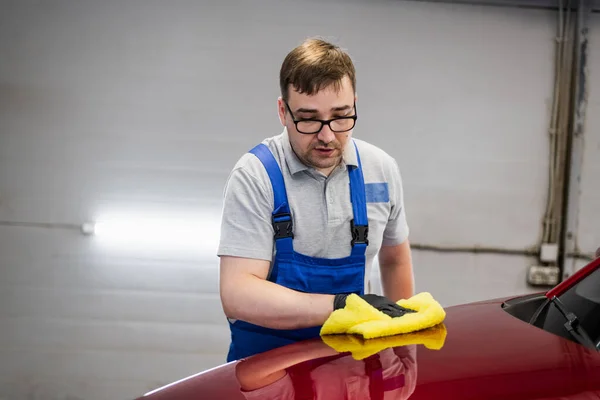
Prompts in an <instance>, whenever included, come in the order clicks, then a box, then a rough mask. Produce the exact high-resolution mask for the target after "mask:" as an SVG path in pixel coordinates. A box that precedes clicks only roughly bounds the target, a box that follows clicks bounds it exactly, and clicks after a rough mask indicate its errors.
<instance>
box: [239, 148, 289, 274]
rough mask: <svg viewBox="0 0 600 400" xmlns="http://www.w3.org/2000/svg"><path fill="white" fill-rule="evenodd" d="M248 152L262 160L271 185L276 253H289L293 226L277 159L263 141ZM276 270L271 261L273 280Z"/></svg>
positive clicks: (275, 264) (280, 254) (284, 254)
mask: <svg viewBox="0 0 600 400" xmlns="http://www.w3.org/2000/svg"><path fill="white" fill-rule="evenodd" d="M250 153H252V154H254V155H255V156H256V157H258V159H259V160H260V161H261V162H262V164H263V166H264V167H265V169H266V170H267V174H268V175H269V179H270V180H271V186H272V187H273V195H274V198H273V201H274V210H273V213H272V215H271V223H272V225H273V231H274V238H275V249H276V251H277V255H278V256H282V255H283V256H286V255H291V254H292V253H293V251H294V246H293V243H292V239H293V237H294V234H293V230H294V226H293V221H292V214H291V212H290V207H289V204H288V198H287V192H286V190H285V182H284V180H283V175H282V174H281V169H280V168H279V164H277V160H275V157H274V156H273V153H271V150H269V148H268V147H267V146H266V145H264V144H263V143H261V144H258V145H257V146H255V147H254V148H253V149H251V150H250ZM277 272H278V271H277V263H273V270H272V271H271V274H270V276H271V280H273V281H275V279H276V278H277Z"/></svg>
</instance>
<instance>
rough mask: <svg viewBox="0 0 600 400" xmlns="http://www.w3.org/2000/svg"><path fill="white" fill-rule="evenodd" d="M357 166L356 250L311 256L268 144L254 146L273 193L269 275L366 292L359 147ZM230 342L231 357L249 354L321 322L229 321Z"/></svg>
mask: <svg viewBox="0 0 600 400" xmlns="http://www.w3.org/2000/svg"><path fill="white" fill-rule="evenodd" d="M354 147H355V149H356V155H357V159H358V167H355V166H350V165H349V166H348V175H349V178H350V201H351V202H352V211H353V215H354V217H353V220H352V221H351V223H350V229H351V233H352V242H351V245H352V252H351V254H350V255H349V256H347V257H343V258H316V257H309V256H306V255H304V254H300V253H297V252H295V251H294V245H293V222H292V216H291V213H290V208H289V203H288V199H287V193H286V189H285V183H284V180H283V175H282V173H281V170H280V168H279V164H277V161H276V160H275V158H274V157H273V154H272V153H271V151H270V150H269V148H268V147H267V146H266V145H264V144H262V143H261V144H259V145H257V146H256V147H254V148H253V149H252V150H250V153H253V154H254V155H255V156H256V157H258V159H259V160H260V161H261V162H262V163H263V165H264V167H265V169H266V171H267V173H268V175H269V179H270V180H271V185H272V187H273V193H274V206H275V207H274V211H273V213H272V223H273V229H274V232H275V235H274V240H275V259H274V261H273V263H272V264H273V266H272V268H271V271H270V274H269V276H268V277H267V279H268V280H269V281H271V282H274V283H277V284H279V285H282V286H285V287H287V288H290V289H293V290H296V291H300V292H306V293H320V294H334V295H335V294H338V293H356V294H359V295H362V294H364V279H365V263H366V256H365V253H366V249H367V245H368V240H367V236H368V218H367V203H366V196H365V185H364V178H363V174H362V167H361V162H360V156H359V154H358V148H356V144H354ZM229 326H230V330H231V345H230V347H229V354H228V356H227V361H228V362H230V361H234V360H238V359H240V358H245V357H249V356H251V355H254V354H258V353H263V352H265V351H268V350H272V349H274V348H277V347H282V346H285V345H288V344H291V343H294V342H298V341H301V340H306V339H312V338H316V337H319V332H320V329H321V327H320V326H315V327H310V328H303V329H291V330H279V329H270V328H265V327H261V326H258V325H254V324H251V323H248V322H245V321H241V320H237V321H235V322H233V323H232V322H230V323H229Z"/></svg>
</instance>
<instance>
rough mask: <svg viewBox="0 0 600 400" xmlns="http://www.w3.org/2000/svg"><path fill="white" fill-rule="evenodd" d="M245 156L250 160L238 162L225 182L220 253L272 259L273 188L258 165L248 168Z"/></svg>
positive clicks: (219, 254) (220, 254)
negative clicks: (266, 182) (259, 172)
mask: <svg viewBox="0 0 600 400" xmlns="http://www.w3.org/2000/svg"><path fill="white" fill-rule="evenodd" d="M249 157H253V156H252V155H250V156H249ZM242 160H246V163H245V164H244V163H238V165H236V167H235V168H234V169H233V171H232V172H231V174H230V175H229V178H228V179H227V183H226V185H225V190H224V199H223V213H222V217H221V236H220V242H219V248H218V253H217V255H218V256H236V257H244V258H254V259H262V260H267V261H271V260H272V257H273V227H272V226H271V214H272V210H273V199H272V196H273V190H272V189H271V187H270V185H269V186H267V184H265V182H263V181H262V180H261V178H263V177H262V176H257V175H258V173H257V172H258V171H256V168H255V170H254V171H253V168H246V167H247V162H248V160H249V159H248V158H246V159H242ZM240 164H242V165H241V166H240ZM264 175H265V176H267V175H266V172H265V174H264ZM267 180H268V177H267ZM268 183H269V184H270V182H268Z"/></svg>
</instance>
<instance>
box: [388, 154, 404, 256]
mask: <svg viewBox="0 0 600 400" xmlns="http://www.w3.org/2000/svg"><path fill="white" fill-rule="evenodd" d="M390 160H391V161H390V164H391V168H390V178H389V186H390V203H391V204H390V205H391V208H390V217H389V219H388V222H387V225H386V227H385V230H384V232H383V241H382V245H383V246H395V245H398V244H401V243H403V242H404V241H405V240H406V239H408V233H409V229H408V223H407V222H406V211H405V208H404V191H403V188H402V176H401V175H400V168H399V167H398V164H397V163H396V160H394V159H393V158H391V157H390Z"/></svg>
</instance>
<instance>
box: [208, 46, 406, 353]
mask: <svg viewBox="0 0 600 400" xmlns="http://www.w3.org/2000/svg"><path fill="white" fill-rule="evenodd" d="M280 87H281V97H280V98H279V99H278V102H277V106H278V112H279V118H280V121H281V123H282V125H283V127H284V128H283V132H282V133H281V134H280V135H278V136H275V137H271V138H268V139H265V140H264V141H263V142H262V143H261V144H259V145H258V146H256V147H255V148H253V149H252V150H251V151H250V152H249V153H247V154H245V155H244V156H242V157H241V158H240V160H239V161H238V162H237V164H236V165H235V167H234V169H233V171H232V172H231V174H230V176H229V178H228V181H227V185H226V189H225V198H224V208H223V217H222V225H221V242H220V245H219V251H218V255H219V256H220V293H221V301H222V305H223V309H224V311H225V314H226V316H227V317H228V319H229V322H230V327H231V335H232V338H231V347H230V351H229V355H228V360H229V361H232V360H236V359H239V358H243V357H247V356H249V355H252V354H256V353H259V352H263V351H267V350H270V349H272V348H275V347H280V346H283V345H285V344H288V343H292V342H294V341H298V340H303V339H308V338H311V337H315V336H318V335H319V328H320V326H322V325H323V323H324V322H325V321H326V320H327V318H328V317H329V315H330V314H331V313H332V311H333V310H335V309H338V308H343V307H344V306H345V299H346V297H347V295H348V294H350V293H356V294H358V295H361V296H363V298H364V299H365V300H366V301H368V302H369V303H370V304H372V305H373V306H374V307H376V308H377V309H379V310H381V311H383V312H384V313H386V314H388V315H390V316H401V315H403V314H404V312H406V310H404V309H402V308H401V307H399V306H397V305H396V304H395V302H396V301H397V300H399V299H401V298H408V297H410V296H412V295H413V285H414V284H413V280H414V279H413V269H412V262H411V254H410V247H409V242H408V226H407V223H406V217H405V212H404V204H403V193H402V183H401V177H400V173H399V170H398V166H397V164H396V162H395V160H394V159H393V158H392V157H390V156H389V155H388V154H386V153H385V152H384V151H383V150H381V149H379V148H377V147H375V146H373V145H370V144H368V143H366V142H364V141H361V140H358V139H353V138H352V133H353V128H354V126H355V123H356V120H357V118H358V117H357V115H358V114H357V107H356V100H357V97H356V77H355V69H354V65H353V63H352V61H351V59H350V57H349V56H348V54H346V53H345V52H344V51H342V50H341V49H340V48H339V47H337V46H335V45H333V44H331V43H328V42H326V41H323V40H320V39H308V40H306V41H304V42H303V43H302V44H301V45H300V46H298V47H296V48H295V49H293V50H292V51H291V52H290V53H289V54H288V55H287V56H286V58H285V60H284V61H283V64H282V66H281V70H280ZM377 254H378V255H379V264H380V270H381V279H382V287H383V291H384V295H385V297H381V296H377V295H373V294H365V293H366V292H368V276H369V272H370V270H371V267H372V262H373V259H374V257H375V256H376V255H377Z"/></svg>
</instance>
